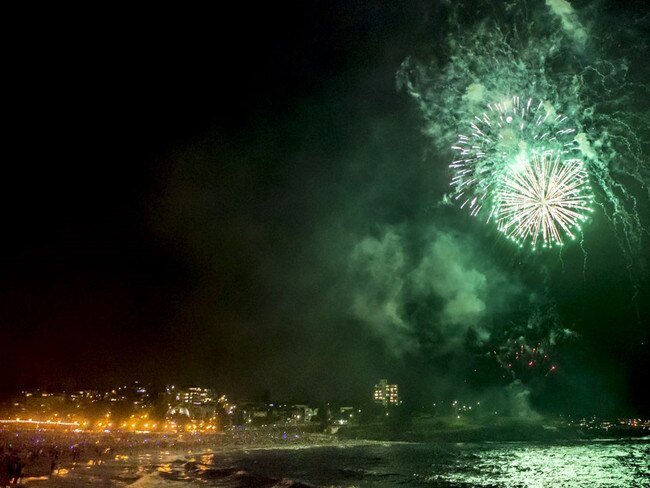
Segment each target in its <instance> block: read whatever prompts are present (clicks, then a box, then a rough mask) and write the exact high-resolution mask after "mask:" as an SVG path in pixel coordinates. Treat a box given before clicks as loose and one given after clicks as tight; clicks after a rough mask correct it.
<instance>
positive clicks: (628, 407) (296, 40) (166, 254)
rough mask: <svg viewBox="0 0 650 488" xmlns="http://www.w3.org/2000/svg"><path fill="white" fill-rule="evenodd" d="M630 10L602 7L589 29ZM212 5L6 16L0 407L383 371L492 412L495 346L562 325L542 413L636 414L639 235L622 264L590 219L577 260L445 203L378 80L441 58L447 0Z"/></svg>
mask: <svg viewBox="0 0 650 488" xmlns="http://www.w3.org/2000/svg"><path fill="white" fill-rule="evenodd" d="M576 3H580V2H576ZM583 3H584V2H583ZM610 3H611V2H610ZM643 4H644V2H628V3H625V4H622V3H619V7H618V9H614V8H613V7H612V5H611V4H608V3H606V2H601V7H602V8H601V9H600V10H598V15H599V16H600V22H601V23H607V22H609V21H611V22H614V25H616V24H615V22H617V21H619V20H620V19H625V18H628V17H630V18H632V17H635V18H642V17H643V15H647V14H648V12H647V7H644V5H643ZM220 9H221V10H217V11H214V12H212V11H198V10H197V11H190V10H189V9H183V11H175V10H169V11H164V12H163V11H147V12H142V11H140V12H136V11H130V12H126V11H99V10H97V11H87V12H77V11H74V12H73V11H68V12H62V11H59V10H57V11H52V12H45V11H43V12H39V13H35V12H29V13H24V14H23V15H18V14H17V15H16V18H15V19H14V21H15V22H14V23H15V24H16V25H17V26H19V27H20V28H19V29H18V30H19V31H20V35H17V36H16V37H15V38H14V39H12V42H11V44H10V52H11V54H10V57H9V59H8V60H7V66H6V68H5V77H6V78H7V79H8V80H9V88H5V95H4V99H5V107H6V109H5V121H6V125H7V126H8V127H7V128H6V129H5V150H4V158H3V159H4V164H3V177H2V180H1V181H2V192H0V195H1V198H2V208H3V229H4V236H3V239H2V242H3V244H2V245H3V249H2V251H3V252H2V259H1V261H0V266H1V268H0V324H1V329H0V330H1V331H2V336H1V337H2V339H1V340H2V342H1V343H2V345H3V354H2V360H3V361H2V363H3V370H4V371H3V374H2V375H0V389H1V390H2V392H3V393H4V394H5V395H6V394H10V393H12V392H14V391H17V390H20V389H21V388H31V387H43V388H76V387H94V386H110V385H113V384H115V383H123V382H130V381H133V380H141V381H152V382H159V383H168V382H169V383H179V384H186V385H191V384H200V385H205V386H211V387H214V388H216V389H217V390H219V391H224V392H227V393H229V394H232V395H234V396H236V397H246V398H259V397H262V396H263V395H265V392H269V393H270V396H271V398H273V399H296V400H307V401H323V400H332V401H358V400H363V399H367V398H368V396H369V395H370V392H371V389H372V386H373V385H374V383H375V382H376V381H377V380H378V379H379V378H389V379H390V380H391V381H394V382H397V383H399V384H400V388H401V391H402V395H403V397H404V399H405V402H406V401H408V402H410V403H411V404H413V405H415V404H419V403H427V402H430V401H431V399H432V398H443V397H444V398H451V396H452V395H455V394H459V395H477V396H481V395H490V394H492V393H490V392H495V391H499V390H500V389H503V390H504V391H505V390H507V388H508V384H507V382H504V381H503V371H501V370H500V369H499V367H498V365H496V362H495V361H494V358H489V350H490V349H491V347H492V346H491V345H490V344H492V345H495V344H497V342H495V341H499V340H502V339H503V338H504V337H506V336H512V337H514V335H513V334H514V332H513V333H512V334H511V333H509V332H508V331H514V330H519V329H520V328H521V327H523V326H524V324H528V323H531V321H533V322H534V321H535V320H537V319H539V321H538V322H536V323H539V324H542V326H541V330H542V331H541V332H540V331H539V330H538V329H535V331H534V333H536V334H538V335H539V334H542V333H543V334H545V335H544V337H545V338H546V339H547V340H549V337H550V336H551V335H553V334H555V332H552V331H555V330H564V331H570V332H566V333H565V334H564V335H563V336H562V337H563V338H564V339H563V340H561V341H560V340H559V339H558V340H557V341H556V340H555V337H556V336H555V335H554V336H553V339H551V342H553V344H552V347H550V346H549V347H550V348H551V349H552V353H553V355H554V360H556V362H557V365H558V372H557V373H556V374H553V375H551V376H550V377H544V378H536V379H534V380H533V381H531V382H529V383H528V384H527V386H526V387H527V388H529V389H530V391H531V394H530V401H532V403H533V406H534V407H535V408H537V409H540V410H541V411H549V412H554V411H560V412H576V413H583V412H585V413H589V412H595V413H603V414H614V413H619V412H621V413H623V412H624V413H638V414H648V413H650V404H648V401H647V400H645V399H644V398H643V396H644V395H643V389H642V384H643V383H644V382H646V381H647V372H648V368H649V367H650V364H649V363H648V353H649V352H650V346H649V345H648V340H647V333H648V324H649V323H650V290H649V289H650V284H649V283H648V270H647V267H644V266H647V263H645V261H646V260H647V257H648V255H650V252H649V249H650V248H649V247H648V246H649V245H648V235H647V234H645V235H644V236H643V238H644V242H643V244H642V246H641V250H640V251H639V252H638V253H637V255H636V256H634V257H633V260H632V262H633V263H634V264H633V267H634V269H633V272H632V273H630V272H628V270H627V269H626V264H627V263H628V262H627V261H626V259H625V257H624V256H623V255H622V253H621V252H620V249H619V247H618V246H617V240H616V236H615V233H614V231H613V230H612V227H611V226H610V225H609V224H608V222H607V221H606V220H605V218H604V216H602V215H600V214H599V213H598V212H596V213H595V215H594V218H593V221H592V222H591V223H590V224H589V227H588V228H587V229H586V231H585V233H586V234H587V235H588V238H587V239H586V240H585V244H584V247H585V251H584V252H583V250H581V249H580V246H577V245H574V246H571V247H569V248H568V249H566V250H565V251H564V253H563V255H562V256H558V254H557V253H547V254H542V255H536V256H533V257H531V256H527V255H524V254H522V253H519V252H517V251H516V250H515V249H513V247H512V246H511V244H510V243H508V242H505V241H504V240H503V238H501V237H499V235H498V234H497V233H495V232H494V231H493V230H491V229H490V228H489V227H488V226H485V225H483V224H482V223H480V222H477V221H476V220H473V219H471V218H470V217H469V216H468V215H467V213H466V212H462V211H460V210H459V209H457V208H455V207H453V206H446V205H441V203H440V202H441V201H442V197H443V194H444V193H445V192H446V191H447V188H448V179H449V173H448V164H449V161H450V158H451V152H450V151H449V150H447V149H444V148H443V149H440V148H439V147H438V146H436V145H435V144H432V141H431V138H430V137H428V136H427V135H426V134H425V133H424V130H423V129H424V123H423V119H422V115H421V114H420V112H419V111H418V109H417V106H416V104H415V103H414V101H413V99H412V98H411V97H410V96H408V94H407V93H404V91H403V90H398V87H397V84H396V73H397V72H398V70H399V68H400V65H401V64H402V62H403V61H404V60H405V59H406V58H407V57H408V56H417V57H419V58H420V59H426V58H427V57H432V56H436V55H437V49H438V48H439V46H440V45H441V42H442V40H441V38H442V32H443V29H442V27H441V25H442V24H443V23H444V22H445V19H446V18H447V16H448V14H449V7H448V5H447V4H446V2H424V1H422V2H420V1H415V2H361V1H359V2H356V1H350V2H338V1H328V2H318V1H313V2H312V1H308V2H296V3H295V4H291V3H287V4H284V5H276V4H273V5H272V6H271V5H269V6H262V7H260V6H258V5H252V4H250V5H242V6H241V7H220ZM486 14H487V13H486ZM77 19H78V20H77ZM642 27H647V24H645V25H643V26H642ZM637 34H638V35H645V36H646V37H645V38H643V37H641V40H640V41H639V45H644V42H647V40H648V39H649V37H647V36H648V30H647V29H645V30H640V31H639V32H637ZM443 62H444V61H443ZM637 76H643V73H637ZM645 81H646V82H648V83H650V80H648V79H645ZM7 109H8V110H7ZM640 137H642V138H645V140H648V138H650V134H645V135H643V134H640ZM630 191H633V192H637V193H638V194H639V195H640V203H639V215H640V217H641V219H642V221H643V223H644V225H645V226H646V228H648V226H649V225H650V218H649V217H650V212H649V208H648V199H647V189H641V188H638V187H635V186H634V184H631V190H630ZM644 191H645V192H646V193H645V200H643V197H644ZM585 256H586V259H585ZM531 317H532V318H531ZM535 317H537V319H536V318H535ZM524 329H525V327H524ZM528 333H529V334H532V335H534V333H533V331H532V330H531V329H530V328H529V329H528ZM540 337H541V335H540Z"/></svg>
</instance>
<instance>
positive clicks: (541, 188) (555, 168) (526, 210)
mask: <svg viewBox="0 0 650 488" xmlns="http://www.w3.org/2000/svg"><path fill="white" fill-rule="evenodd" d="M584 166H585V165H584V163H583V162H582V161H581V160H580V159H562V155H561V153H559V152H557V151H545V152H543V153H537V152H533V154H532V158H531V159H530V160H529V161H527V162H525V163H523V164H521V165H520V166H519V167H518V168H516V169H515V168H513V169H512V170H511V171H509V172H507V173H505V174H503V175H502V177H501V181H500V183H499V184H498V188H497V189H496V191H495V192H494V214H495V218H496V221H497V227H498V229H499V230H500V231H501V232H503V233H504V234H505V235H506V236H507V237H509V238H510V239H512V240H514V241H515V242H517V243H519V244H520V245H523V242H524V241H527V240H530V242H531V244H532V247H533V249H535V248H536V246H537V243H538V241H539V240H541V243H542V246H543V247H548V246H550V245H552V244H556V245H561V244H562V241H563V236H568V237H569V238H571V239H575V237H576V234H577V233H578V232H580V230H581V227H580V225H581V223H582V222H584V221H585V220H586V219H587V215H588V213H590V212H591V211H592V208H591V202H592V200H593V194H592V191H591V186H590V185H589V178H588V175H587V171H586V170H585V167H584Z"/></svg>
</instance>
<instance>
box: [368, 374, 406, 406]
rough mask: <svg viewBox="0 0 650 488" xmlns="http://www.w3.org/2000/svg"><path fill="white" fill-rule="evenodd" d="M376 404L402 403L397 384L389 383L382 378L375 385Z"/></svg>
mask: <svg viewBox="0 0 650 488" xmlns="http://www.w3.org/2000/svg"><path fill="white" fill-rule="evenodd" d="M372 399H373V401H374V402H375V403H376V404H380V405H383V406H384V407H388V406H397V405H399V404H400V399H399V393H398V389H397V385H396V384H389V383H388V380H386V379H381V380H379V383H377V384H376V385H375V391H374V394H373V396H372Z"/></svg>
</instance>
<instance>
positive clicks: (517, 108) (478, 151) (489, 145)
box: [450, 96, 579, 221]
mask: <svg viewBox="0 0 650 488" xmlns="http://www.w3.org/2000/svg"><path fill="white" fill-rule="evenodd" d="M469 126H470V128H471V132H470V133H469V134H467V135H465V134H459V135H458V139H457V141H456V142H455V144H454V145H453V146H452V149H453V150H454V151H455V152H456V153H457V156H456V157H455V158H454V161H453V162H452V163H451V164H450V168H451V170H452V173H453V176H452V179H451V186H452V187H453V191H452V195H451V196H452V198H453V199H454V200H456V201H457V202H458V204H459V205H460V207H461V208H468V209H469V211H470V213H471V215H474V216H476V215H479V214H481V213H483V212H485V211H486V210H487V211H488V212H489V214H488V216H487V221H489V220H490V218H491V216H492V210H493V207H492V205H491V203H492V202H491V200H492V198H491V196H492V193H493V191H494V187H495V185H496V184H497V183H498V181H500V179H501V177H502V175H503V174H505V173H508V172H510V171H511V170H512V168H513V167H516V166H517V165H521V164H522V162H524V161H526V160H528V159H529V158H530V156H531V154H532V152H533V151H539V152H542V151H545V150H555V151H558V152H559V153H560V154H562V157H572V155H573V156H577V154H579V147H578V144H577V143H576V141H575V140H574V138H575V132H576V131H575V129H574V128H573V127H571V126H570V125H569V119H568V117H567V116H565V115H562V114H559V113H557V112H556V111H555V109H554V108H553V106H552V105H551V104H550V103H548V102H544V101H542V100H536V99H533V98H524V99H522V98H520V97H518V96H515V97H512V98H511V99H507V100H504V101H502V102H497V103H491V104H488V105H487V108H486V110H485V111H484V112H482V113H480V114H477V115H475V116H474V118H473V120H472V121H471V123H470V124H469Z"/></svg>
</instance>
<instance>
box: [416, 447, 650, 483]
mask: <svg viewBox="0 0 650 488" xmlns="http://www.w3.org/2000/svg"><path fill="white" fill-rule="evenodd" d="M467 454H469V453H466V454H464V455H461V456H460V458H459V459H458V461H457V465H456V469H452V470H450V472H448V473H446V474H432V475H430V476H429V477H428V479H429V480H431V481H446V482H449V483H455V484H470V485H476V486H486V485H494V484H496V485H498V486H525V487H528V488H537V487H540V488H541V487H548V486H575V487H581V486H589V487H601V486H611V487H618V486H620V487H624V486H650V485H649V484H650V478H649V477H648V476H649V475H650V471H649V470H650V467H649V466H650V465H649V463H650V444H648V443H644V444H638V443H623V444H606V443H591V444H579V445H559V446H557V445H555V446H553V445H533V446H531V445H510V446H501V447H499V448H497V449H490V448H487V449H485V448H479V449H478V452H476V453H475V454H476V455H475V456H468V455H467ZM468 458H470V459H468Z"/></svg>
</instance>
